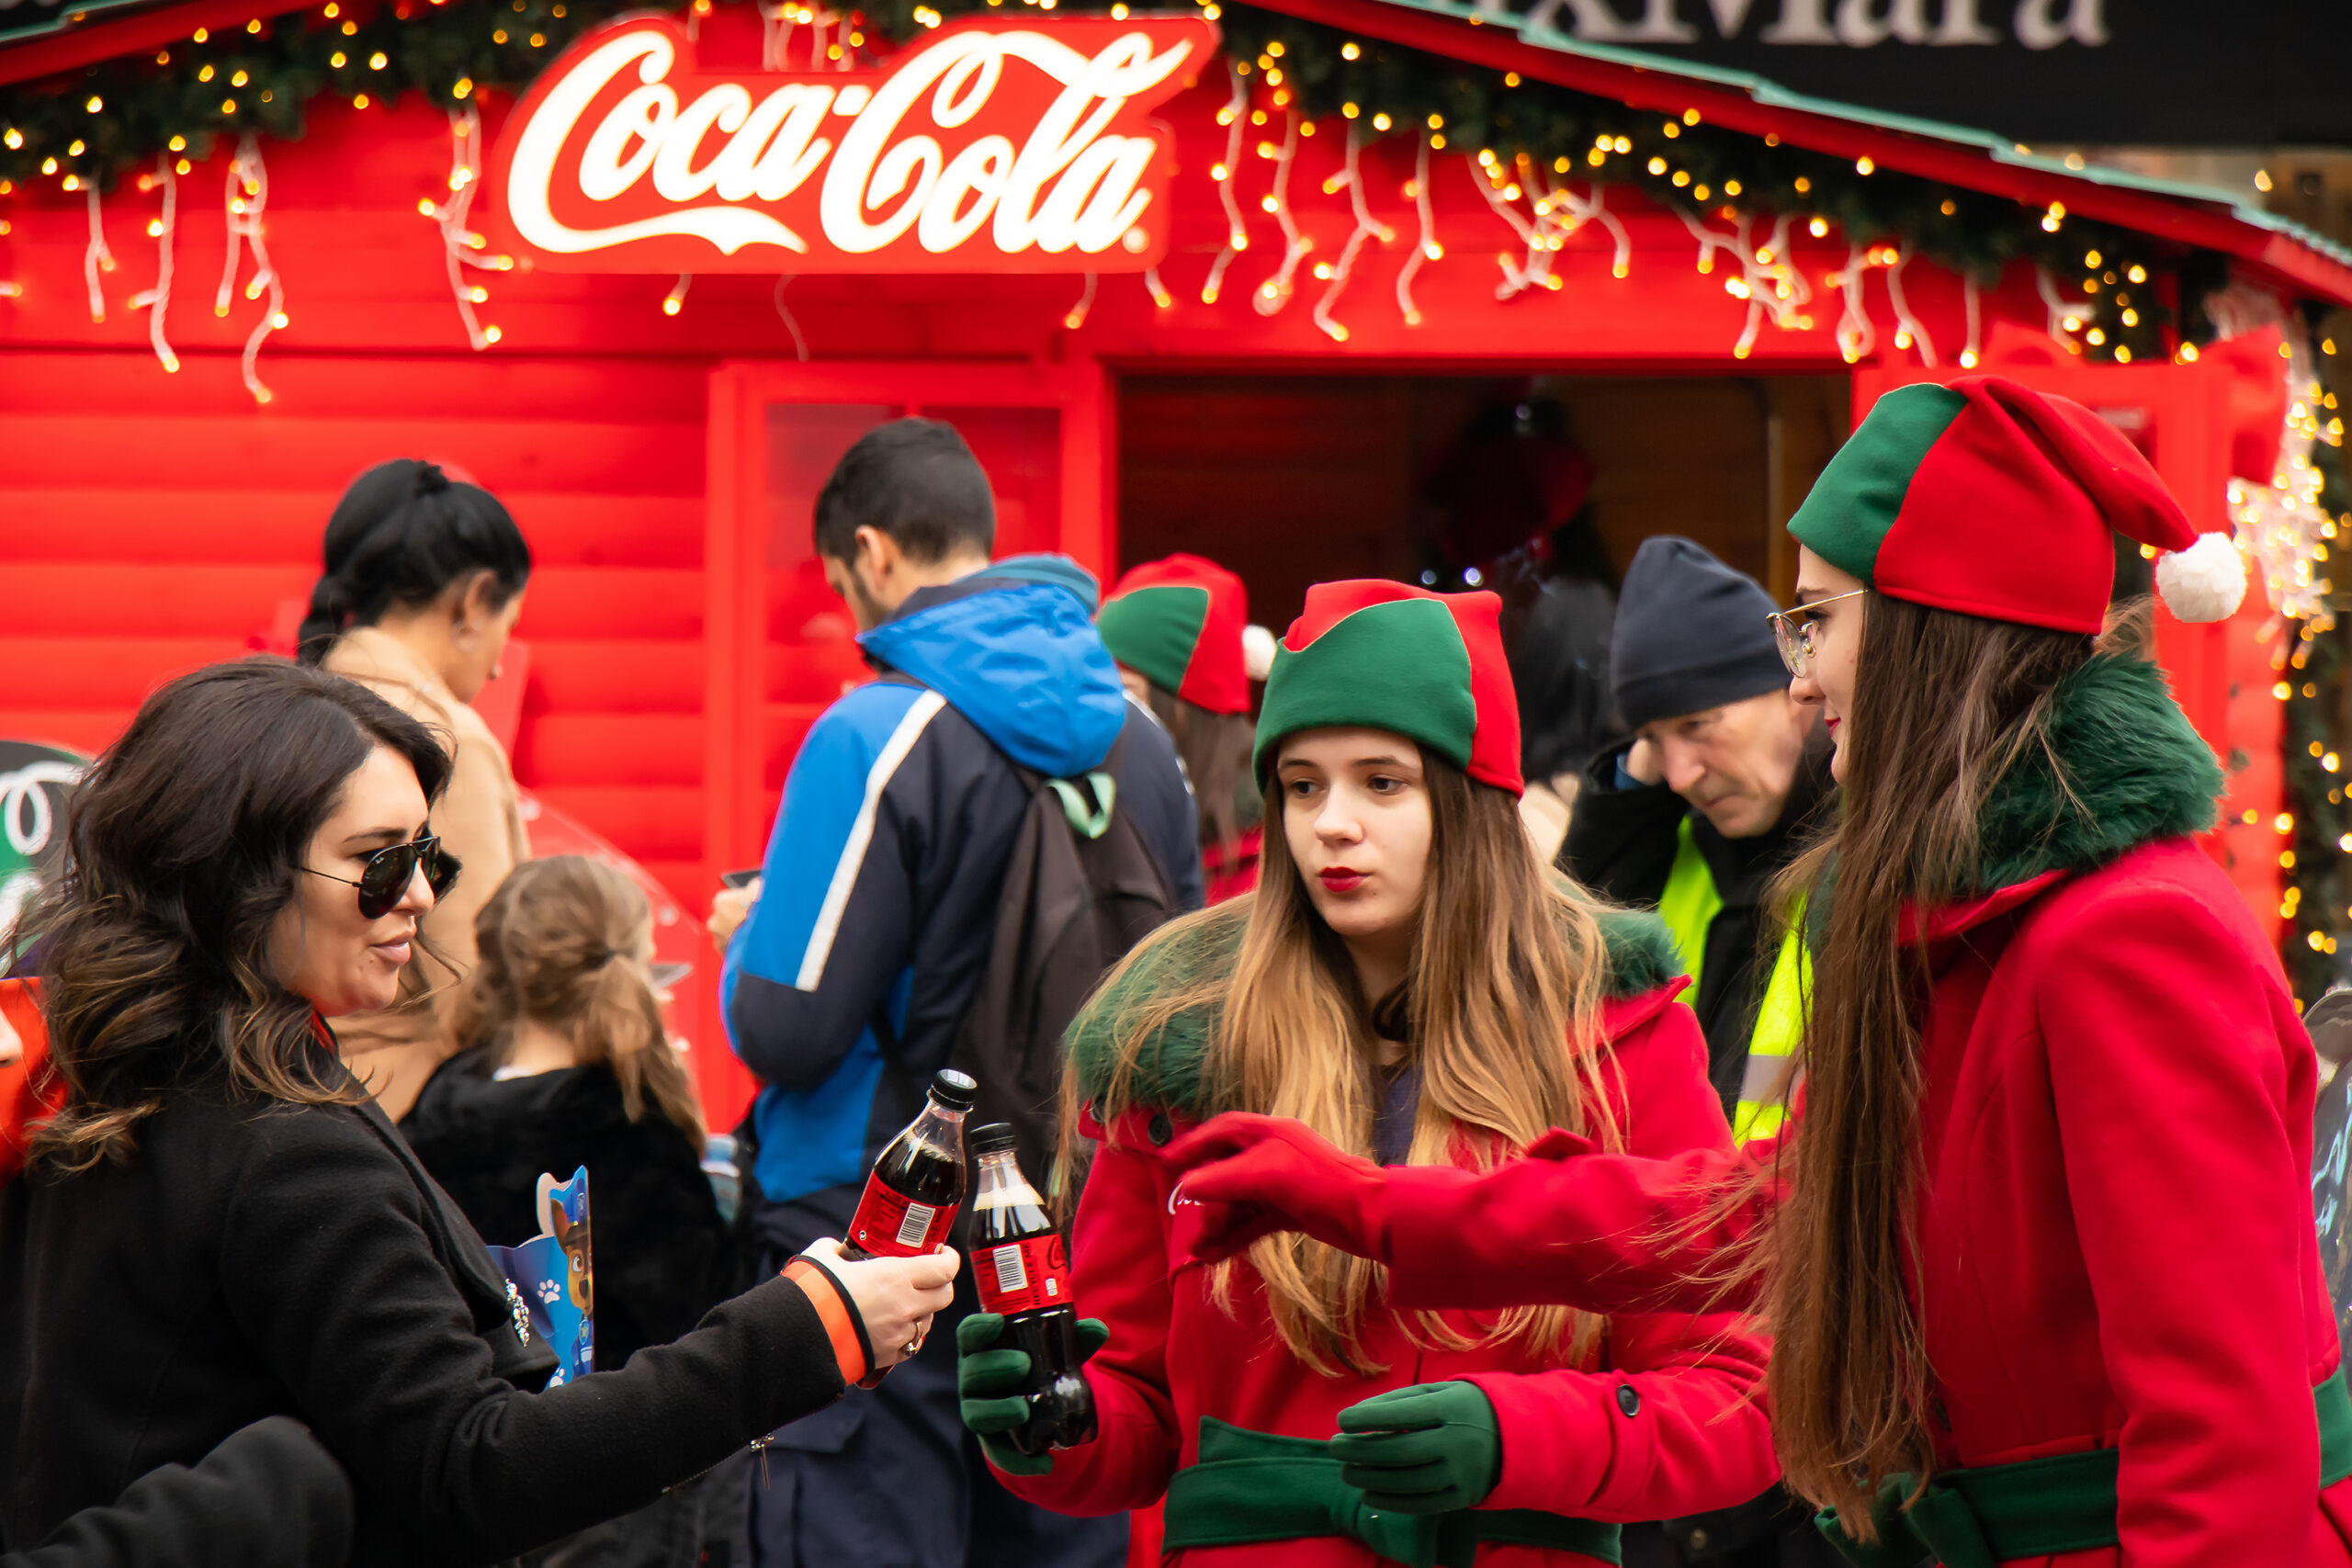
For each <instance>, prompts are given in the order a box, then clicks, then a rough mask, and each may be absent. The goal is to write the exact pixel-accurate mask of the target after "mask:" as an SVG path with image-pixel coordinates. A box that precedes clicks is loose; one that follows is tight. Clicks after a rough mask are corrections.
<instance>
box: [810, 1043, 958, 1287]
mask: <svg viewBox="0 0 2352 1568" xmlns="http://www.w3.org/2000/svg"><path fill="white" fill-rule="evenodd" d="M978 1090H979V1086H978V1084H976V1083H974V1082H973V1081H972V1080H971V1079H970V1078H969V1077H966V1076H965V1075H964V1074H962V1073H959V1072H956V1070H955V1069H953V1068H949V1069H948V1070H946V1071H944V1072H941V1073H936V1074H934V1075H933V1077H932V1080H931V1093H930V1097H929V1099H928V1101H927V1102H926V1103H925V1104H924V1106H923V1108H922V1115H920V1116H917V1117H916V1118H915V1119H914V1120H913V1121H911V1122H908V1123H907V1125H906V1127H905V1128H904V1129H903V1130H902V1131H901V1132H900V1133H899V1135H898V1136H897V1137H895V1138H893V1139H891V1140H890V1146H889V1147H888V1148H886V1149H884V1150H883V1151H882V1157H881V1158H880V1159H877V1160H876V1161H875V1162H874V1174H873V1175H871V1176H869V1177H867V1178H866V1179H865V1195H864V1196H862V1197H860V1198H859V1199H858V1201H857V1213H855V1214H854V1215H853V1216H852V1217H851V1219H850V1222H849V1235H847V1236H846V1237H844V1238H843V1239H842V1256H843V1257H844V1258H915V1257H919V1256H921V1255H922V1254H923V1253H926V1252H929V1251H931V1250H932V1249H933V1248H934V1247H938V1246H939V1245H940V1244H941V1243H943V1242H944V1241H945V1240H946V1239H947V1230H948V1227H949V1226H951V1225H953V1224H955V1223H956V1210H957V1209H959V1208H961V1207H962V1206H963V1202H964V1117H965V1115H966V1113H967V1112H968V1111H970V1110H971V1109H972V1097H973V1096H974V1095H975V1094H976V1093H978Z"/></svg>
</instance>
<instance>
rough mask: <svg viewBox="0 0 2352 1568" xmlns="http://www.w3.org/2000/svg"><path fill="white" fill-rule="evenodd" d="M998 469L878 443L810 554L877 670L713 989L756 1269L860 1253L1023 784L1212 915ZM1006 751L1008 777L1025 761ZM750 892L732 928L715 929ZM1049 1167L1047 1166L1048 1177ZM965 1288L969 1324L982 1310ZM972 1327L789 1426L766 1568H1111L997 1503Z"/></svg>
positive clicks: (1059, 1530)
mask: <svg viewBox="0 0 2352 1568" xmlns="http://www.w3.org/2000/svg"><path fill="white" fill-rule="evenodd" d="M995 537H996V510H995V504H994V502H993V501H992V500H991V499H990V496H989V486H988V478H987V476H986V475H985V474H984V473H982V472H981V470H980V466H979V464H978V462H977V461H975V460H974V458H973V457H972V454H971V451H970V449H969V448H968V447H967V446H965V445H964V441H963V438H962V437H961V436H959V435H958V434H956V431H955V430H954V428H953V427H952V426H949V425H946V424H944V423H937V422H935V421H931V420H923V419H901V420H898V421H895V422H894V423H889V424H885V425H882V426H880V427H878V428H876V429H875V430H873V431H871V432H869V433H867V434H866V435H865V437H864V438H863V439H861V440H860V441H859V442H858V443H857V445H856V446H853V447H851V448H850V450H849V452H848V453H847V454H846V455H845V456H843V457H842V460H841V463H840V465H839V466H838V467H837V468H834V470H833V474H832V477H831V479H829V480H828V481H827V482H826V485H825V489H824V491H823V492H822V493H821V494H820V495H819V496H818V498H817V507H816V543H817V554H818V557H819V558H820V560H821V561H822V562H823V564H824V569H825V576H826V580H827V581H829V582H831V584H832V586H833V588H834V591H835V592H839V593H840V594H841V596H842V598H843V599H844V600H845V601H847V603H848V604H849V607H850V611H851V614H852V615H854V617H855V619H856V621H857V624H858V628H859V633H860V635H859V637H858V642H859V644H860V646H861V647H863V648H864V649H865V654H866V657H867V659H868V660H870V661H871V662H872V663H873V664H874V665H875V666H876V669H877V670H878V671H880V672H881V673H882V675H883V677H884V678H883V679H881V680H878V681H876V682H871V683H869V684H866V685H863V686H860V687H858V688H856V689H855V690H854V691H852V692H850V693H849V694H847V695H845V696H843V697H842V699H841V700H840V701H839V702H837V703H835V704H834V705H832V706H831V708H828V709H827V710H826V711H825V714H824V716H822V717H821V718H820V719H818V721H817V722H816V724H815V725H814V726H813V727H812V728H810V729H809V736H808V739H806V740H805V741H804V742H803V743H802V745H801V749H800V754H799V756H798V757H797V759H796V760H795V761H794V762H793V765H792V772H791V774H790V776H789V777H788V778H787V779H786V782H785V791H784V805H783V807H782V809H781V810H780V811H779V813H778V814H777V818H776V825H775V833H774V834H773V836H772V837H771V838H770V840H769V841H768V851H767V859H766V862H765V863H764V865H763V868H762V874H761V879H760V884H759V891H758V894H757V896H756V899H755V901H752V902H751V904H750V913H749V915H748V918H746V919H744V920H743V923H742V925H741V929H740V930H739V931H735V932H734V933H733V936H732V939H731V940H730V941H729V942H728V950H727V963H726V967H725V970H724V973H723V976H722V977H721V981H720V990H721V995H722V998H723V999H724V1001H725V1004H726V1009H727V1022H728V1030H729V1034H730V1036H731V1038H732V1040H733V1043H734V1047H735V1053H736V1055H739V1056H740V1057H741V1058H742V1060H743V1062H744V1064H745V1065H746V1066H749V1067H750V1068H751V1069H752V1071H753V1072H754V1073H756V1074H758V1075H759V1077H760V1078H761V1080H762V1084H763V1088H762V1089H761V1090H760V1095H759V1099H758V1100H757V1101H756V1102H755V1103H754V1104H753V1107H752V1131H753V1133H754V1134H755V1135H756V1141H757V1145H758V1152H757V1155H756V1157H755V1160H754V1163H753V1166H752V1173H751V1174H752V1175H753V1176H754V1177H755V1178H756V1179H757V1182H758V1187H759V1201H758V1206H757V1207H756V1209H755V1210H754V1211H753V1216H752V1224H753V1227H754V1230H755V1232H756V1234H757V1235H758V1236H759V1239H760V1244H761V1247H762V1251H763V1257H764V1261H765V1263H766V1264H767V1265H768V1266H770V1267H777V1266H780V1265H781V1263H782V1262H783V1260H784V1259H785V1258H789V1257H790V1256H791V1254H793V1253H794V1252H796V1251H797V1250H799V1249H800V1248H801V1247H804V1246H806V1245H807V1244H808V1243H809V1241H811V1240H813V1239H815V1238H816V1237H818V1236H820V1235H843V1234H844V1233H845V1231H846V1229H847V1225H848V1222H849V1217H850V1214H851V1213H852V1211H853V1210H854V1209H855V1207H856V1204H857V1196H858V1192H859V1190H860V1189H861V1188H862V1187H863V1185H864V1183H865V1173H866V1170H867V1168H868V1167H869V1166H870V1165H871V1164H872V1162H873V1160H874V1157H875V1156H876V1155H877V1154H879V1153H880V1151H881V1148H882V1145H884V1144H885V1143H887V1142H888V1140H889V1139H890V1138H891V1137H892V1136H893V1135H894V1134H896V1133H897V1132H898V1130H899V1128H900V1127H901V1126H903V1125H904V1124H905V1123H906V1122H909V1121H910V1120H911V1119H912V1117H913V1116H914V1113H915V1111H917V1110H918V1109H919V1108H920V1106H921V1103H922V1084H923V1082H924V1081H925V1080H926V1079H927V1078H928V1077H929V1076H930V1074H931V1073H933V1071H935V1070H936V1069H938V1068H939V1067H941V1066H945V1065H946V1061H947V1055H948V1052H949V1050H950V1049H951V1047H952V1046H953V1044H954V1043H955V1039H956V1030H957V1027H958V1026H959V1024H960V1023H961V1022H962V1021H963V1016H964V1012H965V1010H966V1009H967V1007H968V1006H970V1004H971V1000H972V997H973V995H974V992H975V991H976V990H977V988H978V983H979V978H980V974H981V970H982V968H983V967H984V965H985V964H986V963H987V959H988V950H989V940H990V937H991V935H992V934H993V932H994V931H995V927H996V910H997V906H998V903H999V902H1000V900H1001V896H1002V893H1003V883H1004V876H1005V868H1006V863H1007V862H1008V861H1009V859H1010V858H1011V855H1012V844H1013V838H1014V835H1015V833H1016V831H1017V830H1018V829H1019V827H1020V824H1021V820H1022V818H1023V815H1024V814H1025V813H1026V811H1027V810H1028V807H1029V793H1028V791H1027V790H1026V789H1024V788H1023V785H1022V784H1021V781H1020V776H1019V775H1018V774H1017V773H1015V772H1014V770H1013V767H1012V762H1015V761H1017V762H1019V763H1020V764H1021V765H1022V766H1023V767H1025V768H1029V769H1031V770H1033V771H1034V772H1035V773H1041V774H1043V775H1045V776H1046V777H1048V778H1064V777H1069V776H1072V775H1076V774H1080V773H1086V772H1089V771H1090V770H1092V769H1096V768H1099V767H1101V766H1103V761H1104V759H1105V758H1107V757H1108V756H1109V755H1110V752H1111V749H1112V746H1113V744H1114V742H1116V741H1117V740H1118V739H1120V737H1121V736H1122V735H1123V734H1124V735H1125V737H1126V744H1125V746H1124V747H1123V748H1121V750H1120V766H1119V768H1118V770H1117V773H1116V779H1117V795H1116V799H1117V802H1118V809H1119V810H1121V811H1131V812H1133V813H1135V821H1136V825H1137V827H1139V828H1140V829H1142V831H1143V835H1144V839H1145V841H1146V843H1147V844H1148V845H1149V846H1150V848H1151V851H1152V852H1153V856H1154V858H1155V859H1156V860H1158V862H1159V866H1160V869H1161V871H1162V872H1163V873H1164V874H1166V876H1167V878H1168V884H1169V886H1170V888H1172V889H1173V890H1174V891H1175V894H1176V897H1177V900H1178V902H1179V903H1180V904H1181V905H1182V907H1184V908H1196V907H1198V905H1199V904H1200V902H1201V870H1200V860H1199V854H1198V849H1197V830H1196V829H1195V827H1194V821H1195V818H1194V814H1193V801H1192V795H1191V792H1190V790H1189V789H1188V788H1187V787H1186V785H1185V783H1184V777H1183V771H1182V767H1181V765H1180V764H1179V763H1178V762H1177V761H1176V752H1175V749H1174V747H1173V746H1172V745H1171V744H1170V741H1169V739H1168V737H1167V736H1166V734H1165V733H1163V732H1162V731H1161V730H1160V728H1159V726H1158V725H1157V724H1156V723H1155V722H1154V721H1153V720H1152V718H1151V716H1149V715H1148V713H1146V712H1145V711H1144V710H1143V709H1141V708H1140V707H1137V706H1136V705H1133V704H1131V703H1130V702H1128V700H1127V697H1126V694H1125V690H1124V689H1123V688H1122V687H1121V685H1120V683H1119V671H1118V667H1117V666H1116V665H1115V664H1114V663H1113V662H1112V660H1111V657H1110V655H1109V654H1108V653H1106V652H1104V651H1103V643H1102V639H1101V638H1100V637H1097V636H1096V635H1095V632H1094V627H1093V625H1092V623H1091V620H1090V618H1089V617H1090V615H1091V613H1092V611H1093V608H1094V598H1095V588H1094V582H1093V580H1092V579H1091V577H1089V576H1088V575H1087V574H1086V572H1085V571H1084V570H1082V569H1080V567H1078V566H1077V565H1076V564H1075V563H1073V562H1071V561H1069V560H1068V559H1066V558H1060V557H1045V556H1026V557H1015V558H1011V559H1009V560H1005V561H1001V562H998V563H996V564H994V565H991V564H990V563H989V549H990V547H992V546H993V544H994V543H995ZM1008 759H1010V761H1008ZM735 908H741V900H735V899H728V898H727V897H726V896H724V895H722V902H721V903H720V904H719V905H718V908H716V910H715V911H714V916H713V929H714V931H718V932H721V933H724V931H725V928H726V923H727V920H728V919H729V916H730V914H731V913H732V912H733V910H734V909H735ZM1033 1174H1041V1173H1033ZM969 1290H970V1286H969V1282H968V1270H967V1274H966V1276H964V1277H961V1278H959V1280H958V1282H957V1292H958V1308H957V1313H956V1315H959V1316H960V1315H961V1314H962V1313H964V1312H968V1311H970V1310H971V1309H972V1303H971V1302H970V1301H969V1300H967V1299H966V1298H967V1296H968V1294H969ZM955 1339H956V1336H955V1325H954V1324H953V1323H951V1322H946V1321H942V1322H941V1323H939V1324H938V1325H935V1327H934V1330H933V1333H932V1335H931V1336H930V1337H929V1339H928V1340H927V1342H926V1345H925V1348H924V1350H923V1352H922V1354H921V1355H919V1356H917V1357H915V1358H914V1359H911V1360H909V1361H906V1362H903V1363H901V1364H900V1365H899V1367H898V1368H897V1369H896V1370H895V1371H892V1372H891V1374H890V1376H889V1378H888V1381H887V1382H884V1383H883V1384H882V1385H881V1386H880V1387H879V1388H878V1389H876V1390H875V1391H873V1392H871V1393H857V1392H854V1391H853V1393H852V1394H851V1396H850V1397H849V1398H848V1399H846V1400H844V1401H842V1403H841V1404H837V1405H834V1406H833V1407H832V1408H831V1409H829V1410H826V1411H824V1412H822V1413H820V1414H819V1415H817V1416H810V1417H809V1418H808V1419H806V1420H803V1421H798V1422H795V1423H794V1424H793V1425H791V1426H789V1427H785V1428H784V1429H783V1430H782V1431H780V1432H779V1433H777V1434H776V1437H775V1440H774V1442H773V1443H772V1444H771V1445H770V1447H769V1448H768V1449H767V1450H766V1452H765V1454H764V1456H763V1468H764V1474H765V1480H764V1482H760V1481H758V1480H756V1479H755V1483H754V1496H753V1499H752V1542H753V1547H754V1555H755V1560H756V1561H757V1562H759V1563H761V1564H762V1565H763V1568H787V1565H788V1568H837V1565H842V1564H848V1563H861V1564H876V1565H885V1564H887V1565H889V1568H965V1565H966V1564H967V1563H969V1564H972V1565H974V1568H979V1565H981V1564H993V1563H1008V1564H1010V1563H1020V1564H1024V1565H1028V1564H1034V1565H1036V1568H1096V1565H1101V1568H1110V1565H1111V1564H1114V1563H1117V1562H1120V1561H1121V1560H1122V1559H1123V1557H1124V1554H1125V1543H1126V1523H1125V1519H1124V1518H1113V1519H1072V1518H1064V1517H1060V1516H1058V1515H1055V1514H1050V1513H1047V1512H1046V1511H1045V1510H1043V1509H1039V1508H1035V1507H1034V1506H1031V1505H1029V1504H1026V1503H1023V1502H1021V1501H1019V1500H1018V1499H1016V1498H1014V1497H1013V1496H1012V1495H1011V1494H1009V1493H1007V1492H1005V1491H1004V1490H1003V1489H1002V1488H1001V1486H999V1485H998V1483H996V1481H995V1479H994V1477H993V1476H991V1475H990V1474H989V1469H988V1466H987V1464H986V1463H985V1462H983V1461H982V1460H981V1459H980V1457H979V1451H978V1446H977V1445H976V1444H975V1443H973V1442H972V1440H971V1439H970V1438H968V1436H967V1434H966V1433H965V1431H964V1429H963V1424H962V1422H961V1420H960V1419H959V1418H958V1416H957V1413H956V1344H955Z"/></svg>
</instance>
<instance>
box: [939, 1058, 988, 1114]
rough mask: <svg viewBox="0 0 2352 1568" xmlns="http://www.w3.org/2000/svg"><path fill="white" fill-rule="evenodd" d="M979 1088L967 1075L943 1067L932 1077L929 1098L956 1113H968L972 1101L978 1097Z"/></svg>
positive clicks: (951, 1068)
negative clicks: (952, 1109)
mask: <svg viewBox="0 0 2352 1568" xmlns="http://www.w3.org/2000/svg"><path fill="white" fill-rule="evenodd" d="M979 1092H980V1086H979V1085H978V1084H977V1083H974V1082H973V1081H972V1079H971V1077H970V1076H969V1075H968V1074H965V1073H959V1072H957V1071H956V1069H955V1068H953V1067H945V1068H943V1069H941V1070H940V1071H939V1072H937V1073H934V1074H933V1075H932V1079H931V1097H932V1099H933V1100H937V1101H939V1103H940V1104H942V1105H945V1106H950V1107H952V1108H954V1109H955V1110H957V1111H969V1110H970V1109H972V1101H973V1100H976V1099H978V1097H979Z"/></svg>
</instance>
